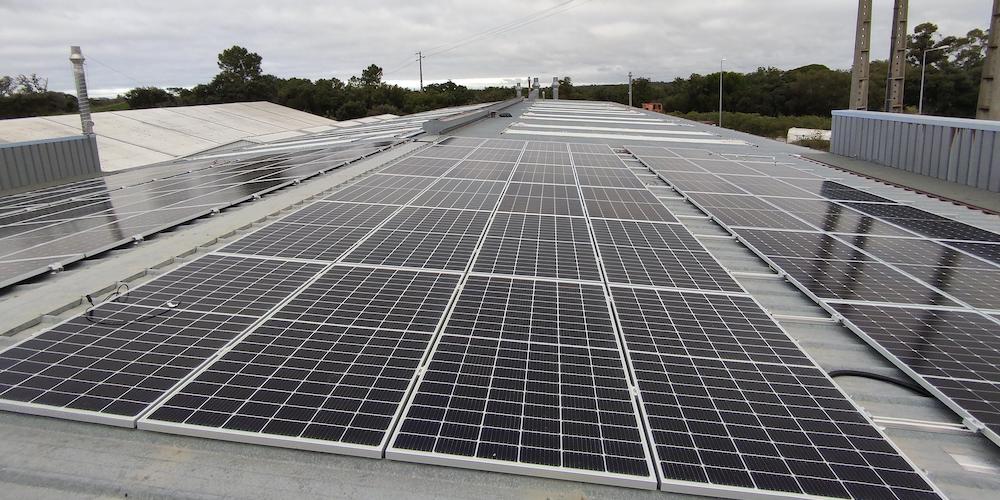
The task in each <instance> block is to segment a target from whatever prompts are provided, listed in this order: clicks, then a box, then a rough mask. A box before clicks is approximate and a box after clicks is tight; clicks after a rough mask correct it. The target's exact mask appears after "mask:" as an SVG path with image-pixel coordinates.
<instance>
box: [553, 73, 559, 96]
mask: <svg viewBox="0 0 1000 500" xmlns="http://www.w3.org/2000/svg"><path fill="white" fill-rule="evenodd" d="M552 100H553V101H558V100H559V77H558V76H553V77H552Z"/></svg>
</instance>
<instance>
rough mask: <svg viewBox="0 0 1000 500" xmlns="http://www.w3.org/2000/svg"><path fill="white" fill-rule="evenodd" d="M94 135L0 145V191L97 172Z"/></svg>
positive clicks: (76, 177)
mask: <svg viewBox="0 0 1000 500" xmlns="http://www.w3.org/2000/svg"><path fill="white" fill-rule="evenodd" d="M100 173H101V162H100V158H99V157H98V154H97V138H96V136H93V135H91V136H85V135H78V136H72V137H60V138H58V139H45V140H41V141H29V142H12V143H8V144H0V192H4V191H10V190H15V189H16V190H24V189H27V188H30V187H32V186H38V185H45V184H53V183H57V182H59V181H63V180H71V179H81V178H86V177H92V176H96V175H100Z"/></svg>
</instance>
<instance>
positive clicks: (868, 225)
mask: <svg viewBox="0 0 1000 500" xmlns="http://www.w3.org/2000/svg"><path fill="white" fill-rule="evenodd" d="M765 200H767V202H768V203H771V204H773V205H776V206H777V207H779V208H781V209H782V210H785V211H787V212H789V213H792V214H794V215H795V216H796V217H798V218H800V219H803V220H805V221H807V222H809V223H810V224H812V225H813V226H815V227H816V228H819V229H822V230H823V231H829V232H831V233H854V234H870V235H878V236H910V237H912V236H914V234H913V233H911V232H909V231H905V230H903V229H901V228H898V227H896V226H894V225H892V224H889V223H886V222H883V221H880V220H878V219H875V218H873V217H870V216H867V215H864V214H862V213H860V212H857V211H855V210H852V209H850V208H847V207H845V206H843V205H841V204H839V203H834V202H832V201H825V200H804V199H799V198H774V197H769V198H765Z"/></svg>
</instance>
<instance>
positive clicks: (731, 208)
mask: <svg viewBox="0 0 1000 500" xmlns="http://www.w3.org/2000/svg"><path fill="white" fill-rule="evenodd" d="M852 113H853V112H852ZM504 114H509V115H510V116H509V117H503V115H504ZM879 115H881V114H879ZM863 118H865V117H864V116H859V115H844V119H843V123H842V125H843V128H841V129H840V130H839V133H841V134H843V135H841V137H849V136H850V135H851V134H850V131H851V130H857V129H859V127H875V126H877V127H890V126H897V125H886V124H865V125H859V124H858V123H852V122H850V121H849V120H856V119H863ZM867 118H868V119H871V120H876V119H879V120H881V117H867ZM939 125H942V126H943V124H939ZM948 125H950V126H952V127H957V128H961V127H966V128H968V127H970V126H971V125H970V124H965V123H951V124H948ZM956 133H959V134H961V133H965V132H961V131H959V132H956ZM968 133H973V132H968ZM975 133H977V134H979V133H980V132H975ZM837 134H838V129H837V128H836V127H835V130H834V142H835V143H836V142H837V141H838V137H837ZM977 144H978V142H977ZM838 147H843V148H850V147H851V141H847V140H846V139H845V140H844V142H843V144H842V145H841V146H838ZM845 155H846V156H845ZM850 156H854V158H850ZM890 156H892V155H890ZM958 156H961V155H956V157H958ZM887 158H889V157H885V158H875V157H872V158H870V159H861V157H860V155H859V154H855V153H848V152H846V149H845V152H844V154H843V155H836V154H819V153H815V152H813V151H810V150H806V149H804V148H800V147H797V146H794V145H788V144H783V143H779V142H774V141H771V140H767V139H762V138H759V137H754V136H749V135H747V134H741V133H737V132H733V131H729V130H724V129H720V128H717V127H713V126H710V125H704V124H699V123H693V122H688V121H685V120H680V119H676V118H672V117H667V116H664V115H662V114H657V113H651V112H648V111H644V110H639V109H634V108H628V107H626V106H621V105H617V104H610V103H594V102H580V101H566V100H538V99H529V100H524V99H521V98H517V99H512V100H510V101H505V102H501V103H495V104H490V105H482V106H473V107H467V108H461V109H448V110H439V111H436V112H432V113H427V114H422V115H412V116H404V117H398V118H390V119H386V120H383V121H379V122H377V123H367V124H354V125H353V126H348V127H338V128H331V129H329V130H323V131H315V132H311V133H308V134H305V135H297V136H295V137H290V138H284V139H280V140H275V141H270V142H268V143H261V144H257V143H253V144H245V143H241V144H234V145H232V146H231V147H227V148H221V149H216V148H213V149H211V150H208V151H203V152H201V153H196V154H194V155H189V156H185V157H183V158H180V159H176V160H171V161H167V162H160V163H157V164H155V165H152V166H150V167H145V168H138V169H129V170H125V171H122V172H120V173H116V174H112V175H103V176H91V177H89V178H87V179H83V180H77V181H73V182H58V181H56V182H55V183H54V184H52V185H46V187H43V188H37V189H32V188H30V187H25V188H21V189H18V190H17V192H16V193H14V194H10V195H7V196H0V207H2V209H0V210H2V211H0V218H2V219H3V220H2V221H0V223H2V225H0V227H2V228H3V233H2V234H0V249H2V251H3V256H2V257H0V281H2V282H3V283H4V284H5V285H4V286H5V287H4V288H3V289H2V291H0V317H3V318H4V320H3V322H2V324H0V326H2V327H3V330H4V332H5V334H6V335H5V336H4V337H2V341H3V343H4V345H6V346H7V347H6V349H5V350H3V351H2V352H0V408H3V409H4V410H7V411H3V412H0V422H2V423H3V425H0V443H2V444H0V451H2V453H0V456H2V457H3V458H2V462H0V467H2V468H3V470H4V472H5V473H4V475H3V477H2V478H0V481H2V482H3V490H4V491H5V492H7V494H9V495H11V496H20V497H28V496H30V497H53V498H54V497H60V498H63V497H66V496H87V497H108V496H112V497H113V496H125V495H128V496H133V497H134V496H140V497H144V496H157V497H178V498H180V497H185V498H188V497H204V498H208V497H224V496H233V497H247V496H254V497H267V498H287V497H289V496H296V497H302V496H325V497H330V496H333V497H390V496H393V497H406V498H432V497H433V498H467V497H483V496H488V497H495V498H525V497H528V498H591V497H614V498H663V497H664V496H670V497H678V496H687V495H705V496H720V497H731V498H782V497H828V498H899V499H905V498H944V497H947V498H953V499H962V498H969V499H973V498H986V497H989V496H991V495H995V492H996V491H997V490H998V489H1000V449H998V444H1000V437H998V429H1000V397H998V394H1000V392H998V390H997V388H998V387H1000V378H997V373H998V372H997V360H998V359H1000V344H998V341H997V335H998V332H1000V303H998V302H997V296H998V294H997V293H996V292H997V291H1000V257H998V255H1000V218H998V217H997V215H996V212H995V211H991V210H989V207H987V206H985V205H988V204H989V203H990V202H991V199H990V197H989V196H984V194H983V193H984V192H986V193H988V192H991V191H989V189H990V182H989V181H987V182H986V184H985V185H983V186H980V185H977V184H975V183H974V182H971V181H972V180H975V181H977V182H978V180H979V179H980V177H982V178H988V177H989V176H988V175H987V174H986V173H983V174H982V175H976V176H966V178H965V180H963V181H959V180H958V179H950V180H949V179H947V178H941V179H935V178H932V177H931V176H930V175H929V174H927V173H922V174H918V173H914V172H903V171H902V170H900V169H898V168H893V167H892V166H890V162H888V161H886V160H887ZM852 170H853V171H858V172H861V171H862V170H863V173H864V174H865V175H859V174H856V173H853V172H852ZM900 173H902V174H906V175H911V176H919V178H917V177H905V176H903V177H899V175H900ZM890 175H896V176H897V177H894V178H893V179H892V183H887V182H884V180H877V179H876V178H878V177H880V176H881V177H882V178H883V179H884V178H885V177H888V176H890ZM942 176H943V177H947V174H946V173H945V174H942ZM973 177H974V179H973ZM914 179H916V180H914ZM911 181H912V182H911ZM935 182H940V183H942V184H941V185H943V186H944V188H943V189H939V188H940V187H941V185H939V184H935ZM50 184H51V182H50ZM902 184H908V185H907V186H906V187H905V188H904V187H902V186H901V185H902ZM928 192H930V193H931V194H933V195H934V196H930V195H929V194H928ZM943 198H947V199H943ZM973 206H974V207H973ZM652 490H660V491H652Z"/></svg>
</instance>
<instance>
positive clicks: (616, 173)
mask: <svg viewBox="0 0 1000 500" xmlns="http://www.w3.org/2000/svg"><path fill="white" fill-rule="evenodd" d="M576 175H577V177H579V179H580V185H581V186H598V187H620V188H644V187H645V185H644V184H643V183H642V182H640V181H639V179H638V178H636V176H635V174H633V173H632V172H630V171H628V170H626V169H614V168H598V167H580V166H577V167H576Z"/></svg>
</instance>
